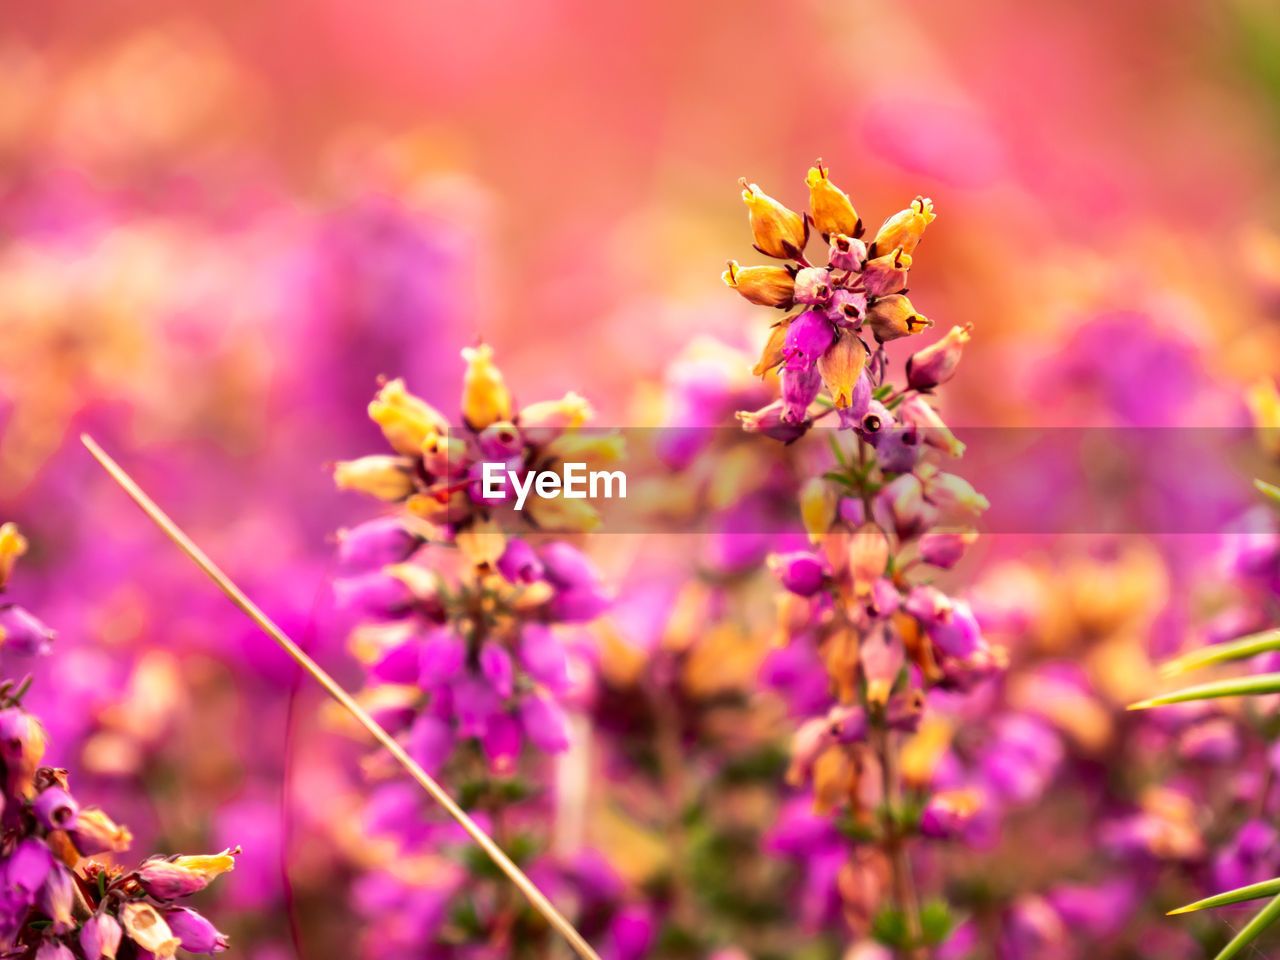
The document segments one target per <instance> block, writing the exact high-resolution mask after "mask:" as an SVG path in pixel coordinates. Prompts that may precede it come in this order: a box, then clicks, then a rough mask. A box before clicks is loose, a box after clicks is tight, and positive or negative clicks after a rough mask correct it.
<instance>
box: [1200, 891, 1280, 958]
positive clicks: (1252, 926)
mask: <svg viewBox="0 0 1280 960" xmlns="http://www.w3.org/2000/svg"><path fill="white" fill-rule="evenodd" d="M1277 918H1280V897H1276V898H1275V899H1274V900H1272V901H1271V902H1270V903H1268V904H1267V905H1266V906H1265V907H1263V908H1262V909H1261V910H1259V911H1258V912H1257V913H1256V914H1255V915H1254V918H1253V919H1252V920H1250V921H1249V922H1248V923H1247V924H1245V927H1244V929H1243V930H1241V931H1240V932H1239V933H1237V934H1236V935H1235V936H1234V937H1233V938H1232V940H1231V942H1230V943H1228V944H1227V945H1226V946H1225V947H1223V948H1222V950H1220V951H1219V952H1218V955H1217V956H1216V957H1214V960H1231V958H1232V957H1234V956H1236V955H1237V954H1239V953H1240V951H1241V950H1243V949H1244V948H1245V947H1247V946H1249V944H1251V943H1253V941H1255V940H1257V939H1258V937H1259V935H1261V933H1262V931H1264V930H1266V929H1267V927H1269V926H1271V924H1273V923H1275V922H1276V919H1277Z"/></svg>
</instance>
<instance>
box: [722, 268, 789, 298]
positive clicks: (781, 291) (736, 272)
mask: <svg viewBox="0 0 1280 960" xmlns="http://www.w3.org/2000/svg"><path fill="white" fill-rule="evenodd" d="M720 277H721V279H722V280H724V282H725V283H726V284H727V285H728V286H730V287H732V288H733V289H734V290H737V291H738V293H740V294H742V295H743V296H744V297H746V298H747V299H748V300H750V301H751V302H752V303H758V304H760V306H762V307H782V308H784V309H785V308H786V307H789V306H791V303H792V301H793V300H794V299H795V292H796V280H795V277H793V276H792V275H791V271H790V270H788V269H787V268H786V267H740V266H738V262H737V261H736V260H730V261H729V269H728V270H726V271H725V272H724V273H722V274H721V275H720Z"/></svg>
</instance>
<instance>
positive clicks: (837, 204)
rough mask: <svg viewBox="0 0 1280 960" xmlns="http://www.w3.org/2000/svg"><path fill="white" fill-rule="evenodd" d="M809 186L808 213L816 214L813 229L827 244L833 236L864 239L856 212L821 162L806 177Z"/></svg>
mask: <svg viewBox="0 0 1280 960" xmlns="http://www.w3.org/2000/svg"><path fill="white" fill-rule="evenodd" d="M805 182H806V183H807V184H809V209H810V211H812V213H813V225H814V226H815V227H817V228H818V232H819V233H820V234H822V239H823V240H826V239H827V238H828V237H830V236H831V235H832V234H833V233H839V234H843V235H844V236H846V237H860V236H862V221H861V220H860V219H859V218H858V214H857V211H855V210H854V209H853V204H852V203H850V202H849V197H848V195H847V194H846V193H845V192H844V191H843V190H841V189H840V188H839V187H837V186H836V185H835V184H834V183H832V182H831V181H830V179H828V177H827V168H826V167H824V166H823V165H822V161H821V160H819V161H818V165H817V166H815V167H810V168H809V174H808V176H806V177H805Z"/></svg>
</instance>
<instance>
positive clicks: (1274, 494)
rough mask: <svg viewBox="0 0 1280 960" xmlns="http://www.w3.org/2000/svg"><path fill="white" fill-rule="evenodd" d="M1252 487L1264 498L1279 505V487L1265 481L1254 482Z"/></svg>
mask: <svg viewBox="0 0 1280 960" xmlns="http://www.w3.org/2000/svg"><path fill="white" fill-rule="evenodd" d="M1253 485H1254V486H1255V487H1257V488H1258V489H1259V490H1261V491H1262V492H1263V493H1264V494H1265V495H1266V496H1268V497H1270V498H1271V499H1272V500H1274V501H1276V503H1280V487H1277V486H1276V485H1275V484H1274V483H1267V481H1265V480H1255V481H1253Z"/></svg>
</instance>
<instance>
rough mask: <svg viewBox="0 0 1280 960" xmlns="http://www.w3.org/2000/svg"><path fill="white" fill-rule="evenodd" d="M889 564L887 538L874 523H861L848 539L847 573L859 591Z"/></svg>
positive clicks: (881, 574)
mask: <svg viewBox="0 0 1280 960" xmlns="http://www.w3.org/2000/svg"><path fill="white" fill-rule="evenodd" d="M888 565H889V538H888V537H886V536H885V534H884V531H883V530H881V529H880V528H879V527H878V526H876V525H875V524H874V523H867V524H863V525H862V526H861V527H859V528H858V529H857V530H855V531H854V534H853V538H852V539H851V540H850V541H849V575H850V579H851V580H852V582H853V585H854V590H855V592H858V593H861V592H862V591H863V590H864V589H866V588H869V587H870V586H871V584H872V582H873V581H875V580H877V579H879V578H880V577H883V576H884V572H885V569H886V568H887V567H888Z"/></svg>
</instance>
